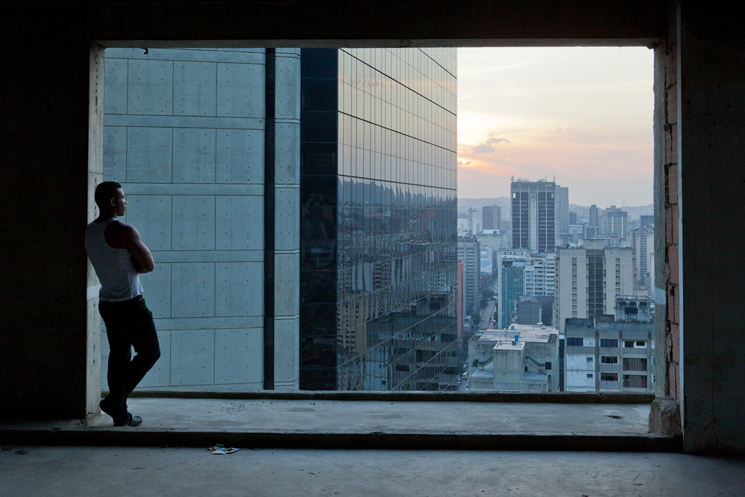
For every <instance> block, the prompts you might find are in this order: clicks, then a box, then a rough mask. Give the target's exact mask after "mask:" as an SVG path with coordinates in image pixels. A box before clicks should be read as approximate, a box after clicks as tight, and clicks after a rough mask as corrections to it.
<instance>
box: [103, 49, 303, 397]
mask: <svg viewBox="0 0 745 497" xmlns="http://www.w3.org/2000/svg"><path fill="white" fill-rule="evenodd" d="M107 53H108V54H109V55H110V56H111V57H112V59H113V60H117V59H120V60H125V61H126V63H125V64H124V65H123V66H121V67H119V69H118V70H119V72H118V73H117V74H118V75H119V76H118V77H119V78H120V80H122V79H121V78H125V79H123V81H125V82H126V83H127V86H126V87H125V89H128V90H127V92H125V94H124V96H125V98H124V102H125V105H127V108H126V109H125V110H123V111H122V110H119V112H118V114H116V113H112V116H111V119H110V121H109V123H110V124H111V126H112V128H111V129H110V130H109V129H108V128H107V147H106V167H107V173H108V172H110V173H111V175H112V176H116V179H119V181H120V182H122V183H124V184H123V186H124V189H125V192H128V193H129V195H128V199H129V209H128V215H127V219H126V220H127V221H129V222H131V223H132V224H133V225H134V226H135V227H137V229H138V230H139V231H140V233H141V234H142V236H143V241H144V242H145V243H146V244H147V245H148V246H149V247H150V248H151V250H153V255H154V257H155V263H156V270H155V271H154V272H153V273H150V274H147V275H143V276H142V277H141V279H142V283H143V287H144V290H145V297H146V299H147V302H148V305H149V306H150V308H151V310H152V311H153V314H154V316H155V318H156V319H157V320H158V324H157V326H158V327H159V328H163V330H171V331H173V333H181V335H180V336H181V338H182V339H184V337H186V335H184V334H185V333H187V332H185V331H174V330H184V329H190V328H196V329H200V330H202V329H206V328H209V329H215V328H221V327H222V328H225V324H223V323H229V324H228V326H230V327H235V328H237V329H239V330H243V331H245V330H248V331H250V330H251V329H252V328H253V327H255V326H257V324H256V323H257V318H260V317H262V316H263V295H262V294H263V265H262V260H263V257H262V254H261V252H258V253H257V252H256V251H263V249H264V233H263V223H264V199H263V195H262V194H261V189H258V190H257V189H256V188H253V187H252V188H250V189H246V190H250V192H251V195H248V194H241V193H242V191H241V190H240V189H238V188H236V185H247V184H252V185H261V184H262V183H263V181H264V130H263V128H264V122H263V118H264V109H265V106H264V86H265V83H264V72H265V71H264V67H263V63H264V60H265V56H264V53H263V51H255V50H254V51H253V52H250V53H247V52H246V51H215V50H152V49H151V50H150V53H149V54H143V53H142V50H130V49H114V50H112V51H110V52H107ZM155 57H157V58H159V59H170V60H168V61H166V60H154V58H155ZM225 61H228V62H225ZM218 64H220V65H221V66H223V67H222V70H221V71H222V72H221V78H222V79H221V85H220V95H221V97H222V100H221V104H220V109H221V113H218V96H217V95H218ZM169 67H170V68H171V69H169ZM234 76H235V77H234ZM169 78H170V83H169ZM112 81H113V80H112ZM169 84H170V86H169ZM117 105H120V104H117ZM169 106H170V107H169ZM298 122H299V121H298ZM114 124H115V125H116V128H113V126H114ZM296 126H297V123H296ZM117 131H121V132H120V133H117ZM120 165H121V167H120ZM106 179H111V178H110V177H107V178H106ZM135 184H136V185H135ZM246 193H248V191H247V192H246ZM237 194H240V195H237ZM257 194H258V195H257ZM161 201H162V203H163V205H161ZM163 261H168V262H163ZM191 318H194V320H192V319H191ZM205 318H208V319H207V320H206V321H207V322H205ZM244 322H245V324H244ZM225 331H232V330H222V332H223V333H224V332H225ZM195 336H196V335H195ZM261 338H262V340H263V335H262V336H261ZM253 346H255V347H258V348H259V350H258V351H257V353H259V354H263V351H262V350H261V348H262V347H263V343H259V344H254V345H253ZM192 349H193V347H192V348H189V347H187V348H186V349H176V348H175V347H174V348H173V350H171V351H170V358H171V362H172V364H167V363H163V367H164V368H165V372H160V373H158V375H157V376H158V379H155V378H150V377H148V378H147V379H146V383H147V384H148V385H151V386H154V387H163V386H164V385H165V386H167V385H174V386H178V385H186V384H187V383H188V384H192V383H193V384H199V385H205V384H208V383H213V382H214V381H215V378H216V377H215V372H216V371H220V372H221V373H220V374H221V375H222V376H221V378H222V379H217V381H218V383H221V384H227V383H231V384H232V383H233V382H234V381H238V380H240V379H241V378H243V380H245V379H246V378H248V376H246V375H249V376H250V375H254V373H251V372H248V373H247V370H246V363H245V361H244V362H242V363H240V362H235V361H232V359H229V358H223V359H220V360H219V361H218V362H219V364H218V365H216V366H215V367H214V368H213V369H212V371H211V374H212V378H211V379H209V380H207V379H206V377H205V376H203V375H202V374H201V373H199V374H197V373H195V375H196V376H198V377H196V378H186V377H185V376H184V375H186V376H189V375H188V374H186V373H180V374H181V376H180V377H174V378H171V377H170V374H171V372H172V371H173V372H177V371H180V369H179V368H181V367H186V365H187V364H188V363H189V359H188V358H187V359H184V358H183V357H182V355H183V354H191V353H192V352H193V350H192ZM260 357H261V358H263V355H261V356H260ZM231 361H232V362H231ZM160 362H163V359H161V361H160ZM254 362H255V361H254ZM231 364H232V366H234V367H235V368H236V369H235V371H227V370H226V368H229V367H231ZM195 367H196V366H195ZM200 367H201V366H200ZM258 368H259V371H263V369H262V368H263V365H261V364H259V365H258ZM166 373H167V374H166ZM153 375H155V373H153ZM177 376H178V375H177ZM254 376H255V375H254ZM243 380H241V381H243ZM205 381H208V383H204V382H205ZM254 381H255V382H257V383H256V385H262V382H263V378H262V377H258V378H255V379H252V380H250V381H248V382H247V383H244V385H245V388H248V389H254V388H255V387H256V386H255V385H254V383H253V382H254Z"/></svg>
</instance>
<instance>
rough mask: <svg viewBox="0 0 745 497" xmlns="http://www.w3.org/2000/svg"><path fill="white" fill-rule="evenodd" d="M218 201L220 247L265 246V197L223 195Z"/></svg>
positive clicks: (258, 248)
mask: <svg viewBox="0 0 745 497" xmlns="http://www.w3.org/2000/svg"><path fill="white" fill-rule="evenodd" d="M215 203H216V211H217V212H216V214H217V216H216V221H215V222H216V231H217V235H216V237H217V240H216V246H217V249H218V250H263V249H264V198H263V197H259V196H229V197H228V196H220V197H217V198H216V199H215Z"/></svg>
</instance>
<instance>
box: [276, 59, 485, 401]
mask: <svg viewBox="0 0 745 497" xmlns="http://www.w3.org/2000/svg"><path fill="white" fill-rule="evenodd" d="M301 60H302V129H303V134H302V176H301V193H300V207H301V209H302V218H301V221H302V226H303V231H302V233H301V247H302V264H301V275H300V279H301V288H300V324H301V326H300V380H301V388H303V389H321V390H329V389H340V390H360V389H364V390H443V389H452V388H457V377H458V371H456V362H455V361H456V358H455V354H456V349H457V323H456V312H457V311H456V309H457V302H456V300H457V298H456V281H457V259H458V250H457V243H458V242H457V236H456V223H455V220H456V213H457V211H456V209H457V206H456V187H457V185H456V167H457V164H456V163H457V160H456V146H457V139H456V98H457V96H456V95H457V93H456V76H455V74H456V51H455V49H447V48H433V49H429V48H422V49H420V48H412V49H369V48H365V49H303V50H302V51H301ZM278 153H279V152H278ZM316 254H318V256H317V255H316ZM324 254H328V257H329V258H328V259H327V258H326V257H324ZM318 262H320V263H318ZM464 263H465V264H466V271H468V261H467V260H465V261H464ZM478 271H479V269H478V251H477V252H476V276H477V277H478ZM327 288H330V289H331V290H330V291H329V292H327V291H325V289H327Z"/></svg>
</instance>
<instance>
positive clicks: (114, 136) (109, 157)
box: [103, 126, 127, 183]
mask: <svg viewBox="0 0 745 497" xmlns="http://www.w3.org/2000/svg"><path fill="white" fill-rule="evenodd" d="M103 163H104V167H103V174H104V176H105V177H106V181H116V182H118V183H125V182H126V181H127V128H126V127H124V126H105V127H104V129H103Z"/></svg>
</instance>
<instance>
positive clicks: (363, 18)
mask: <svg viewBox="0 0 745 497" xmlns="http://www.w3.org/2000/svg"><path fill="white" fill-rule="evenodd" d="M665 5H666V3H665V2H664V1H663V0H655V1H650V0H625V1H617V0H563V1H562V0H533V1H531V2H525V1H522V0H498V1H495V0H474V1H470V2H452V1H449V0H433V1H431V2H427V3H421V2H408V1H404V2H402V1H398V0H382V1H379V2H354V3H352V4H350V2H348V1H343V0H316V1H313V2H288V1H283V0H276V1H271V0H270V1H222V2H209V1H202V2H198V1H195V2H157V1H155V2H126V3H125V2H121V3H103V2H75V4H72V5H71V4H68V5H45V4H41V3H40V4H36V5H33V4H31V5H29V4H26V5H25V6H17V5H13V6H6V7H4V10H5V12H4V15H3V16H2V17H4V18H5V20H6V21H8V25H7V28H8V29H3V30H2V31H0V32H1V33H2V34H0V36H1V37H2V38H3V39H4V40H7V39H9V38H12V37H14V33H17V30H18V28H19V27H21V29H23V30H24V31H27V30H33V31H35V33H38V35H37V36H35V38H36V39H37V40H39V41H40V42H47V41H54V40H58V39H59V37H60V36H65V37H69V36H76V37H77V36H83V37H89V38H90V39H92V40H97V41H98V42H99V43H102V44H103V45H105V46H107V47H114V46H117V47H135V48H140V47H149V48H166V47H175V46H179V47H185V46H191V47H255V46H259V47H264V46H265V47H297V46H302V47H348V46H358V47H363V46H378V47H382V46H385V47H405V46H551V45H564V46H567V45H595V46H602V45H607V46H617V45H640V46H647V45H649V44H650V43H652V42H653V41H654V40H656V39H659V38H663V37H664V36H666V25H665V10H666V6H665ZM61 20H65V21H64V22H62V21H61ZM24 25H25V26H26V27H23V26H24ZM174 40H175V41H178V43H177V44H174Z"/></svg>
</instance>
